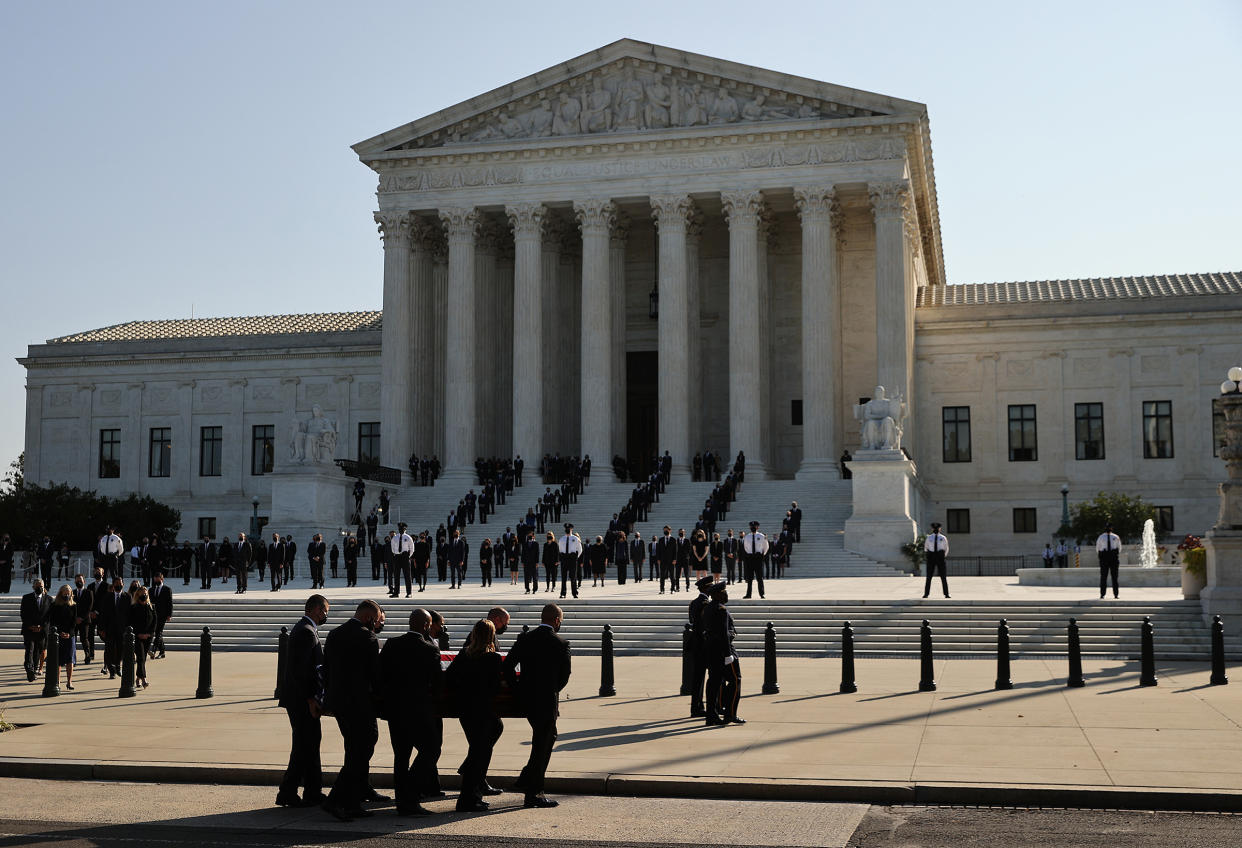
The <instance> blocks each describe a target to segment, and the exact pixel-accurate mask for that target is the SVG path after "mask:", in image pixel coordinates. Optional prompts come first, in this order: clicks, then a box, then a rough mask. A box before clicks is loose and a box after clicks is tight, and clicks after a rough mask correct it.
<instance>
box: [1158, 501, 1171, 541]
mask: <svg viewBox="0 0 1242 848" xmlns="http://www.w3.org/2000/svg"><path fill="white" fill-rule="evenodd" d="M1172 532H1173V507H1171V506H1158V507H1156V533H1157V534H1158V535H1161V536H1163V535H1166V534H1168V533H1172Z"/></svg>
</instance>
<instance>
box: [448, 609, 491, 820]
mask: <svg viewBox="0 0 1242 848" xmlns="http://www.w3.org/2000/svg"><path fill="white" fill-rule="evenodd" d="M500 665H501V658H500V654H498V653H496V627H495V625H493V624H492V623H491V622H490V621H488V620H487V619H486V618H484V619H481V620H480V621H479V622H478V623H477V624H475V625H474V630H472V631H471V632H470V638H469V640H467V642H466V645H465V647H464V648H462V650H461V652H460V653H458V655H457V656H456V657H455V658H454V659H453V662H452V664H450V665H449V667H448V672H447V673H446V682H447V683H448V688H449V691H450V692H452V694H453V698H454V700H455V702H456V704H457V710H458V713H457V714H458V716H459V719H458V720H459V721H460V722H461V729H462V731H463V732H464V733H465V734H466V741H467V742H468V743H469V744H470V748H469V750H468V751H467V752H466V759H465V760H463V761H462V764H461V767H460V768H458V769H457V772H458V773H459V774H460V775H461V795H459V796H458V798H457V811H458V812H482V811H484V810H486V809H488V803H487V802H486V801H484V800H483V785H484V783H485V782H486V781H487V767H488V766H489V765H490V764H491V761H492V749H493V748H495V747H496V740H498V739H499V738H500V734H501V733H502V732H504V729H505V727H504V723H503V722H502V721H501V720H500V716H498V715H496V707H495V702H496V695H497V694H498V693H499V692H500Z"/></svg>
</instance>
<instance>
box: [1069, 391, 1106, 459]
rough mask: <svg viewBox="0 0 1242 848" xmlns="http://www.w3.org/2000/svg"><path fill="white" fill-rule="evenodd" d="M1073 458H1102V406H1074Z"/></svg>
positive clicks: (1079, 404)
mask: <svg viewBox="0 0 1242 848" xmlns="http://www.w3.org/2000/svg"><path fill="white" fill-rule="evenodd" d="M1074 458H1075V459H1103V458H1104V404H1102V403H1076V404H1074Z"/></svg>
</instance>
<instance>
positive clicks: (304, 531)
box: [264, 465, 353, 548]
mask: <svg viewBox="0 0 1242 848" xmlns="http://www.w3.org/2000/svg"><path fill="white" fill-rule="evenodd" d="M268 478H269V479H270V480H271V481H272V514H271V517H270V518H269V520H268V525H267V527H266V528H264V530H265V532H266V534H267V536H268V538H270V537H271V534H272V533H280V534H281V535H282V536H284V535H287V534H290V533H292V534H293V537H294V539H295V540H296V541H297V542H298V545H299V547H300V548H305V543H306V542H307V541H309V539H310V534H311V533H323V536H324V539H325V540H328V539H331V538H332V537H334V536H335V535H336V533H337V530H338V529H339V528H341V527H348V526H349V523H348V522H349V515H350V506H352V501H351V500H350V492H351V491H352V486H353V480H352V479H351V478H347V477H345V476H344V475H343V474H342V473H341V471H340V469H339V468H337V467H336V466H334V465H288V466H278V467H277V469H276V470H275V471H274V472H272V473H271V474H269V475H268Z"/></svg>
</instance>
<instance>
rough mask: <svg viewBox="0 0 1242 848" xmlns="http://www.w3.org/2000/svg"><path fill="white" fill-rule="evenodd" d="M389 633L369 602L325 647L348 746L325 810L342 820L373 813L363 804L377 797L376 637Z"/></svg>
mask: <svg viewBox="0 0 1242 848" xmlns="http://www.w3.org/2000/svg"><path fill="white" fill-rule="evenodd" d="M383 629H384V611H383V610H382V609H380V605H379V604H377V603H375V601H363V602H362V603H361V604H359V605H358V609H357V610H356V611H355V612H354V617H353V618H351V619H350V620H349V621H347V622H345V623H344V624H342V625H341V626H340V627H338V628H336V629H335V630H333V631H332V632H331V633H329V634H328V638H327V640H326V641H325V642H324V649H323V655H324V679H325V690H324V691H325V693H326V698H327V703H326V706H327V708H328V710H329V711H330V712H332V714H333V715H335V716H336V725H337V727H339V728H340V730H341V738H342V739H343V741H344V743H345V763H344V765H342V766H341V771H340V773H339V774H338V775H337V776H336V780H335V781H333V782H332V792H331V793H330V794H329V795H328V799H327V801H325V802H324V809H325V810H326V811H327V812H328V813H330V814H331V815H332V816H334V817H335V818H337V819H340V820H342V821H352V820H353V819H354V818H355V817H358V816H365V815H367V814H368V813H367V812H366V811H364V810H363V809H362V802H363V801H365V800H367V799H368V798H369V797H370V795H371V792H372V790H371V789H370V767H371V755H372V754H374V753H375V743H376V741H377V740H378V739H379V728H378V726H377V724H376V715H377V710H376V706H377V702H378V700H379V695H380V675H379V640H377V639H376V638H375V635H376V634H377V633H379V632H380V631H381V630H383Z"/></svg>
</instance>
